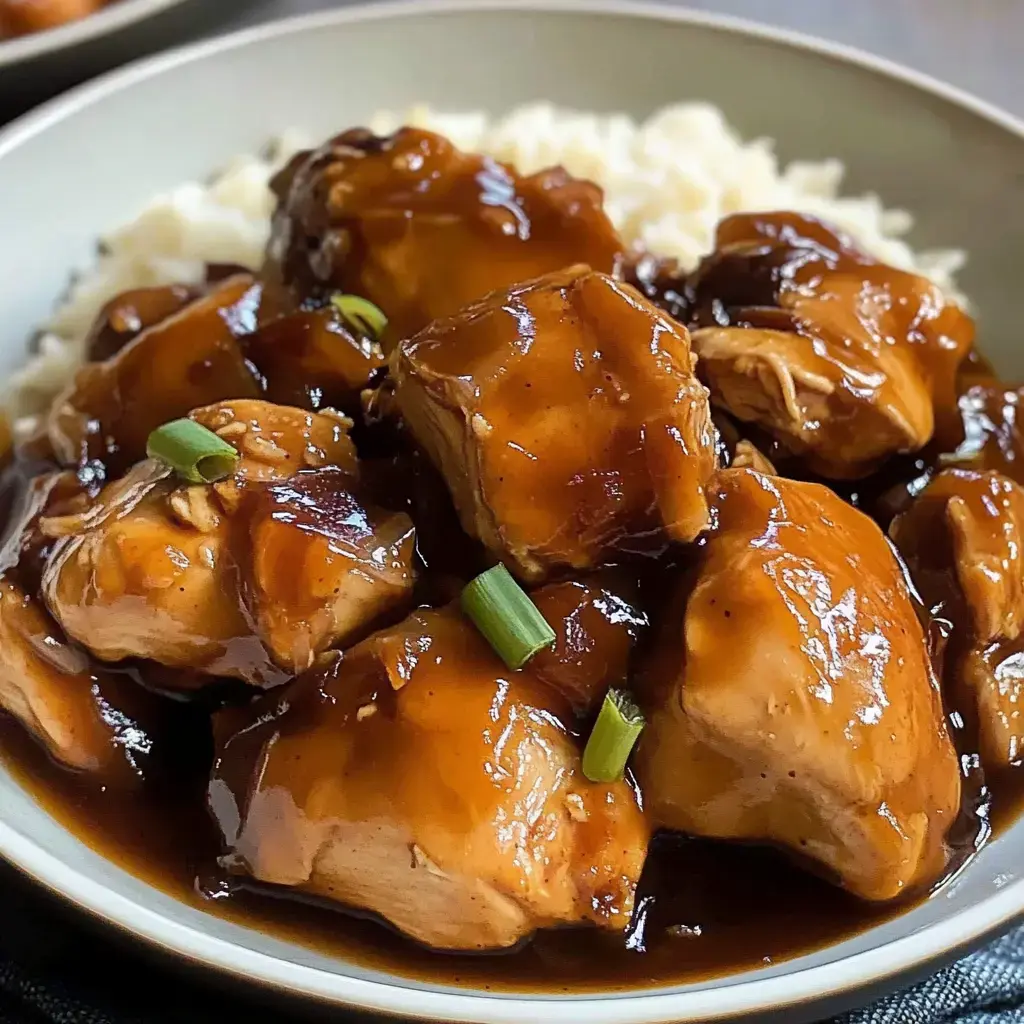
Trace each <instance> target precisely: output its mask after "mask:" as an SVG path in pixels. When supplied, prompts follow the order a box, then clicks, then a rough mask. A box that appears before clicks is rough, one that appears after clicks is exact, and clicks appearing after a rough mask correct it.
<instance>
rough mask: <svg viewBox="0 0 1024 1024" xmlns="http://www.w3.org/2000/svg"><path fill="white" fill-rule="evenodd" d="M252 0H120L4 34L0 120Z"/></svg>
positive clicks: (201, 29)
mask: <svg viewBox="0 0 1024 1024" xmlns="http://www.w3.org/2000/svg"><path fill="white" fill-rule="evenodd" d="M255 5H256V4H254V3H250V2H248V0H208V2H204V0H114V2H113V3H110V4H109V5H108V6H106V7H104V8H102V9H101V10H99V11H97V12H96V13H95V14H91V15H88V16H87V17H85V18H78V19H76V20H75V21H70V22H68V23H67V24H64V25H61V26H59V27H58V28H52V29H48V30H46V31H43V32H33V33H31V34H29V35H23V36H16V37H15V38H13V39H0V123H2V122H4V121H6V120H9V119H11V118H13V117H14V116H16V115H17V114H20V113H23V112H24V111H25V110H27V109H28V108H29V107H31V106H34V105H35V104H37V103H39V102H41V101H42V100H44V99H48V98H49V97H51V96H54V95H56V94H57V93H58V92H60V91H62V90H63V89H66V88H68V87H69V86H71V85H75V84H77V83H78V82H81V81H84V80H85V79H86V78H90V77H92V76H93V75H96V74H99V73H100V72H102V71H107V70H109V69H110V68H113V67H116V66H118V65H120V64H124V63H126V62H127V61H130V60H134V59H135V58H136V57H140V56H144V55H145V54H148V53H152V52H154V51H156V50H160V49H165V48H167V47H169V46H173V45H176V44H178V43H181V42H184V41H185V40H186V39H187V38H189V37H194V36H196V35H199V34H204V33H206V32H209V31H212V30H214V29H216V28H218V27H222V26H223V25H224V24H225V23H226V22H227V21H228V20H229V18H230V17H232V16H233V15H237V13H238V11H239V10H240V9H242V8H243V7H247V6H249V7H251V6H255Z"/></svg>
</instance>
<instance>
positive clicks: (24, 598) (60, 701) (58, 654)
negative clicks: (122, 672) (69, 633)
mask: <svg viewBox="0 0 1024 1024" xmlns="http://www.w3.org/2000/svg"><path fill="white" fill-rule="evenodd" d="M130 686H131V684H130V683H129V682H128V680H127V679H125V680H118V679H117V678H116V677H114V676H110V675H105V674H102V673H100V674H97V673H95V672H94V671H93V670H92V669H91V668H90V665H89V661H88V659H87V658H86V657H85V655H83V654H82V652H81V651H79V650H76V649H75V648H74V647H71V646H70V645H69V644H68V643H67V641H66V640H65V639H64V638H63V636H62V635H61V633H60V630H58V629H57V628H56V627H55V626H54V624H53V623H52V622H51V621H50V619H49V616H47V614H46V612H45V611H44V610H43V609H42V608H41V607H40V605H39V604H38V603H36V601H34V600H33V599H32V598H31V597H29V596H28V595H27V594H26V593H25V592H24V591H22V590H21V589H20V588H19V587H18V586H17V584H15V583H12V582H11V581H10V580H8V579H6V578H4V577H0V710H3V711H6V712H7V713H8V714H10V715H13V716H14V718H16V719H17V720H18V721H19V722H20V723H21V724H22V725H23V726H24V727H25V728H26V729H28V731H29V732H31V733H32V734H33V735H34V736H35V737H36V739H38V740H39V742H40V743H42V745H43V746H44V747H45V748H46V749H47V751H48V752H49V754H50V756H51V757H52V758H53V759H54V760H55V761H59V762H60V763H61V764H63V765H66V766H67V767H69V768H75V769H77V770H79V771H87V772H90V773H95V774H96V775H97V776H100V777H101V778H102V779H103V781H104V782H105V783H107V784H113V785H118V786H124V785H130V784H132V783H133V782H135V781H136V780H137V778H138V775H139V773H140V771H141V764H142V760H143V758H144V756H145V755H146V754H148V753H149V750H150V745H151V740H150V738H149V737H148V735H147V733H146V731H145V730H144V728H143V727H141V726H140V724H139V723H138V722H137V721H136V720H134V719H133V718H132V717H130V716H129V715H127V714H126V713H125V710H124V705H125V703H126V700H127V702H128V703H129V704H130V703H132V697H133V695H131V694H130V693H129V692H128V690H129V687H130ZM154 700H155V698H154ZM137 702H138V703H145V702H146V696H145V694H144V693H140V694H138V695H137Z"/></svg>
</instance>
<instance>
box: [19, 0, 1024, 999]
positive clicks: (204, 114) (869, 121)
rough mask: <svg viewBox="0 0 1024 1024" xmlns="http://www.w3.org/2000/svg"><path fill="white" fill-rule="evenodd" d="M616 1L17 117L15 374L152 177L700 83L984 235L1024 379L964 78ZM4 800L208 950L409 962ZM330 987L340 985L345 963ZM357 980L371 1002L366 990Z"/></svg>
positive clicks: (84, 882)
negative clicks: (116, 849) (369, 950)
mask: <svg viewBox="0 0 1024 1024" xmlns="http://www.w3.org/2000/svg"><path fill="white" fill-rule="evenodd" d="M509 3H510V4H511V0H509ZM598 4H599V0H598ZM598 4H591V7H593V8H594V10H592V11H591V13H589V14H587V13H581V12H580V11H579V10H578V9H577V10H576V11H558V10H554V9H551V5H550V4H548V5H546V6H547V9H546V10H528V9H527V6H529V5H518V6H516V9H510V10H501V9H490V8H487V7H479V6H478V7H476V8H474V9H468V8H465V7H463V8H462V9H461V10H447V11H446V10H440V9H438V10H434V11H430V10H423V9H422V8H421V9H420V11H419V13H416V12H415V11H408V10H406V11H404V12H399V13H396V12H395V11H394V10H392V11H387V10H384V11H376V12H371V13H369V14H363V15H358V16H353V14H352V13H351V12H348V13H346V12H338V13H337V14H335V15H334V16H331V17H327V18H318V19H314V20H311V21H307V22H305V23H304V24H302V25H298V26H296V27H295V28H294V29H293V30H288V31H285V32H283V33H280V34H275V33H273V32H269V31H266V30H257V31H255V32H253V33H249V34H246V35H245V36H243V37H242V39H241V41H240V42H239V43H238V44H236V45H231V46H229V47H227V48H221V47H219V46H217V45H212V46H211V45H205V46H203V47H200V48H198V49H197V50H196V51H195V52H194V54H193V55H192V56H191V57H190V58H189V59H188V60H187V61H182V60H180V59H179V58H177V57H176V56H174V55H172V56H170V57H164V58H159V59H158V60H157V61H156V62H155V64H154V65H152V66H151V67H142V68H136V69H132V70H130V71H129V72H128V73H127V74H126V75H122V76H119V77H115V78H112V79H108V80H105V81H103V82H101V83H100V84H98V85H95V86H92V87H90V88H89V89H88V90H87V91H85V92H82V93H78V94H75V95H74V96H72V97H71V98H68V99H66V100H63V101H61V102H60V103H59V104H58V105H57V106H54V107H51V108H48V109H46V110H45V111H44V112H42V113H40V114H38V115H36V116H35V117H33V118H32V119H31V120H29V121H27V122H25V123H22V124H20V125H19V126H17V127H15V128H14V129H13V130H12V131H9V132H8V133H7V134H6V135H4V136H3V137H0V195H4V196H7V197H8V202H7V204H6V206H5V215H4V229H5V230H4V233H3V238H2V242H0V301H2V308H3V310H4V319H3V324H2V328H0V370H2V371H4V372H7V371H10V370H11V368H13V367H15V366H17V365H18V364H19V363H20V362H21V361H22V360H23V358H24V353H25V339H26V338H27V337H28V335H29V334H30V333H31V331H32V329H33V326H34V325H35V324H36V323H38V321H39V320H40V318H41V317H43V316H44V315H45V314H46V312H47V311H48V310H49V308H50V307H51V305H52V303H53V301H54V299H55V297H56V296H58V295H59V294H60V292H61V291H62V290H63V289H64V287H65V286H66V283H67V277H68V273H69V271H71V270H72V269H73V268H75V267H76V266H80V265H82V264H84V263H86V262H87V261H88V260H89V259H90V256H91V254H92V251H93V247H94V245H95V241H96V238H97V235H98V234H99V233H100V232H101V231H102V230H103V229H105V228H107V227H109V226H111V225H113V224H116V223H118V222H119V221H121V220H123V219H125V218H127V217H129V216H130V215H131V214H132V213H133V212H134V211H135V210H136V209H137V208H138V207H140V206H141V204H143V203H144V202H145V201H146V200H147V199H148V198H149V197H151V196H152V195H153V194H154V193H155V192H158V191H160V190H161V189H165V188H168V187H170V186H172V185H174V184H177V183H179V182H181V181H184V180H187V179H190V178H195V177H201V176H204V175H206V174H207V173H209V172H210V171H211V170H212V169H214V168H215V167H217V166H218V165H219V164H221V163H223V162H224V161H225V160H226V159H227V158H229V157H230V156H232V155H233V154H235V153H238V152H242V151H247V150H253V149H257V148H259V147H261V146H262V145H263V143H264V142H266V140H268V139H269V138H270V137H272V136H274V135H275V134H276V133H278V132H279V131H280V130H282V129H283V128H285V127H288V126H297V127H301V128H303V129H305V130H306V131H308V132H310V133H311V134H312V135H313V136H314V137H317V136H325V135H326V134H327V133H329V132H332V131H335V130H338V129H341V128H343V127H347V126H349V125H351V124H354V123H358V122H359V121H361V120H362V119H364V118H365V117H366V116H367V115H368V114H369V113H370V112H371V111H372V110H375V109H377V108H380V107H392V108H398V109H401V108H403V107H404V106H406V105H408V104H410V103H412V102H414V101H426V102H429V103H431V104H432V105H435V106H437V107H440V108H447V109H471V108H478V107H479V108H485V109H487V110H489V111H491V112H493V113H500V112H502V111H504V110H507V109H508V108H510V107H513V106H515V105H517V104H519V103H522V102H525V101H529V100H535V99H550V100H554V101H556V102H558V103H560V104H563V105H568V106H574V107H578V108H585V109H592V110H603V111H611V110H625V111H627V112H630V113H632V114H634V115H638V116H642V115H645V114H647V113H649V112H650V111H652V110H654V109H655V108H657V107H659V106H661V105H663V104H666V103H669V102H673V101H676V100H681V99H688V98H700V99H707V100H710V101H712V102H714V103H716V104H718V105H720V106H721V107H722V108H723V109H724V110H725V112H726V114H727V115H728V117H729V119H730V120H731V121H732V122H733V123H734V124H735V125H736V127H737V128H738V129H739V130H740V131H741V132H742V133H744V134H745V135H747V136H757V135H767V136H773V137H775V138H777V140H778V149H779V152H780V154H781V155H782V156H783V157H786V158H790V157H802V158H810V159H820V158H824V157H830V156H838V157H840V158H842V159H843V160H844V161H845V162H846V164H847V166H848V169H849V177H848V179H847V189H848V190H849V191H852V192H857V191H861V190H873V191H876V192H878V193H879V194H880V195H881V196H882V197H883V199H884V201H885V202H886V204H887V205H889V206H903V207H906V208H907V209H909V210H911V211H913V212H914V213H915V214H916V216H917V226H916V228H915V230H914V232H913V235H912V240H913V242H914V243H915V244H916V245H918V246H920V247H933V246H934V247H961V248H964V249H967V250H968V251H969V252H970V262H969V264H968V267H967V268H966V270H965V271H964V272H963V274H962V276H961V281H962V286H963V288H964V290H965V291H966V292H967V293H968V294H969V295H970V296H971V298H972V300H973V301H974V303H975V305H976V310H977V314H978V319H979V326H980V332H981V339H982V343H983V346H984V348H985V351H986V352H987V353H988V354H989V356H990V357H991V358H993V359H994V360H995V362H996V364H997V365H998V366H999V367H1000V369H1001V370H1002V371H1003V372H1004V373H1005V374H1008V375H1011V376H1012V375H1016V376H1019V377H1024V350H1022V349H1021V347H1020V345H1019V341H1018V339H1019V337H1020V328H1019V319H1018V316H1017V311H1016V308H1015V302H1016V299H1017V296H1018V293H1019V290H1020V284H1019V280H1018V279H1019V274H1020V267H1021V266H1022V265H1024V204H1022V203H1020V202H1019V197H1020V187H1021V174H1022V171H1021V168H1024V139H1022V138H1021V137H1020V136H1018V135H1015V134H1013V132H1012V131H1010V130H1009V129H1008V128H1007V127H1005V126H1004V125H1000V124H998V123H996V122H995V121H993V120H989V119H987V118H986V117H984V116H982V115H980V114H979V113H978V112H976V111H973V110H971V109H968V108H967V107H964V106H960V105H958V104H957V103H956V102H954V101H953V100H951V99H949V98H947V97H944V96H942V95H939V94H936V93H931V92H926V91H922V90H921V89H920V88H918V87H917V86H915V85H914V84H911V83H910V82H908V81H903V80H899V79H897V78H893V77H889V76H887V75H885V74H882V73H879V72H878V71H876V70H871V69H868V68H865V67H863V66H859V65H857V64H855V63H848V62H845V61H843V60H839V59H836V58H835V57H834V56H829V55H826V54H823V53H820V52H815V51H814V50H810V49H801V48H798V47H794V46H792V45H788V44H786V43H784V42H781V41H779V40H778V39H772V38H770V37H769V36H766V35H757V34H745V33H743V32H738V31H735V30H733V29H729V28H723V27H721V26H715V25H712V24H702V23H699V22H693V21H687V20H663V19H659V18H656V17H653V16H650V14H651V12H648V13H647V15H644V14H643V13H642V12H638V13H634V14H627V13H622V12H618V13H616V12H615V11H613V10H612V6H611V5H606V6H605V7H604V8H602V9H600V10H598ZM484 68H486V71H484V70H483V69H484ZM0 807H2V808H3V814H2V822H0V852H6V854H7V855H9V856H12V857H15V858H16V859H18V860H21V861H22V863H23V866H25V865H26V864H28V865H30V866H31V867H32V870H34V871H36V872H37V873H39V874H43V875H46V877H47V878H48V879H49V880H50V881H51V882H52V881H53V880H54V879H56V880H58V883H59V884H61V885H62V887H64V888H65V889H67V890H69V891H73V892H74V894H75V895H76V897H77V898H80V899H85V900H86V901H87V902H88V901H90V900H91V901H92V902H94V903H95V902H96V898H95V894H96V893H97V892H99V891H100V890H98V889H96V888H95V886H96V885H98V886H100V887H101V888H102V891H103V898H102V900H101V901H100V902H101V904H102V906H103V907H104V908H105V910H106V912H107V913H108V914H110V915H111V916H113V917H117V918H119V919H121V920H122V921H130V922H131V923H132V924H133V925H136V926H137V925H142V926H145V927H147V928H151V930H152V928H157V927H158V926H159V929H162V931H161V933H160V934H161V938H162V941H164V942H166V943H168V944H171V945H178V946H179V948H182V947H183V948H186V949H188V948H192V949H194V950H196V952H197V955H202V953H201V952H200V951H199V950H198V948H197V947H196V946H195V945H194V943H195V941H196V939H195V935H194V933H191V934H190V932H188V931H185V930H182V929H183V928H186V929H192V928H194V929H196V930H197V931H198V932H201V933H203V934H204V935H205V936H206V938H207V939H209V940H224V941H226V942H228V943H231V944H234V945H235V946H237V947H241V948H244V949H248V950H253V951H257V952H260V953H263V954H266V955H268V956H271V957H274V958H276V959H277V960H278V961H279V963H281V964H283V965H284V967H285V968H287V967H288V965H301V966H305V967H311V968H316V969H320V970H322V971H324V972H327V974H328V975H331V976H338V975H343V976H347V977H352V978H361V979H365V980H391V981H393V979H383V978H382V976H380V975H375V974H374V973H373V972H368V971H364V970H362V969H361V968H359V967H354V966H350V965H347V964H343V963H339V962H336V961H333V960H330V959H327V958H325V957H323V956H320V955H318V954H317V953H316V952H314V951H311V950H308V949H305V948H302V947H300V946H296V945H292V944H289V943H286V942H282V941H278V940H276V939H274V938H269V937H267V936H264V935H260V934H257V933H255V932H252V931H250V930H247V929H245V928H243V927H240V926H238V925H235V924H231V923H229V922H225V921H221V920H219V919H217V918H214V917H210V916H206V915H204V914H202V913H200V912H199V911H197V910H195V909H193V908H189V907H185V906H182V905H180V904H178V903H177V902H175V901H174V900H172V899H170V898H167V897H165V896H163V895H161V894H160V893H157V892H154V891H153V890H151V889H149V888H148V887H147V886H145V885H144V884H143V883H141V882H139V881H137V880H135V879H134V878H132V877H130V876H129V875H127V874H126V873H125V872H123V871H121V870H119V869H117V868H115V867H114V866H112V865H111V864H109V863H107V862H106V861H104V860H103V859H102V858H100V857H98V856H96V855H95V854H93V853H91V852H90V851H89V850H88V849H86V848H85V847H83V846H82V845H81V844H80V843H79V842H78V840H76V839H74V838H73V837H72V836H70V835H68V834H67V833H66V832H65V831H64V830H63V829H62V828H61V827H59V826H58V825H56V824H55V823H54V822H53V821H52V820H51V819H50V818H49V817H48V816H47V815H46V814H44V813H43V812H41V811H40V810H39V808H38V807H37V806H36V805H35V803H34V802H33V801H32V799H31V798H29V797H28V796H27V795H26V794H25V793H24V792H23V791H22V790H21V789H20V788H19V787H18V786H17V785H16V784H15V783H14V782H13V781H12V780H11V779H10V778H9V777H8V776H7V775H6V774H4V772H3V771H2V770H0ZM37 848H38V849H37ZM40 850H42V851H46V855H45V856H44V855H43V854H41V853H40V852H39V851H40ZM1021 863H1024V823H1021V824H1019V825H1018V826H1016V827H1014V828H1013V829H1011V830H1009V831H1008V832H1006V833H1005V834H1004V835H1002V836H1001V837H1000V838H999V839H998V841H996V842H994V843H992V844H991V845H990V846H989V847H988V848H987V849H986V850H985V851H984V853H983V854H982V855H981V856H980V857H979V858H978V859H977V860H976V861H975V862H974V863H973V864H972V865H971V866H970V868H969V869H968V870H967V871H965V872H964V873H963V874H962V875H961V876H960V877H959V878H958V879H957V880H956V881H955V882H954V883H952V884H950V885H948V886H947V887H946V888H945V889H944V890H943V891H942V892H941V894H939V895H938V896H936V897H934V898H933V899H931V900H929V901H928V902H926V903H925V904H923V905H921V906H920V907H918V908H916V909H914V910H913V911H911V912H909V913H907V914H905V915H903V916H902V917H900V918H898V919H897V920H894V921H892V922H890V923H887V924H885V925H882V926H880V927H878V928H875V929H873V930H871V931H869V932H867V933H864V934H862V935H859V936H857V937H855V938H852V939H850V940H848V941H845V942H842V943H840V944H839V945H836V946H833V947H831V948H829V949H824V950H821V951H819V952H817V953H814V954H812V955H810V956H807V957H804V958H801V959H800V960H797V961H791V962H789V963H786V964H781V965H776V966H773V967H770V968H766V969H765V970H763V971H757V972H752V973H750V974H746V975H742V976H739V977H735V978H731V979H728V980H726V981H723V982H720V983H716V996H715V1002H714V1003H713V1004H712V1003H706V1002H704V1003H701V1004H699V1003H698V1002H697V1001H695V1000H693V1001H685V1000H684V1001H683V1002H678V1001H677V1002H675V1003H674V1004H673V1010H672V1016H673V1017H674V1019H683V1018H687V1019H688V1018H689V1016H690V1014H691V1012H692V1013H694V1014H695V1013H696V1012H698V1010H701V1012H703V1013H709V1012H712V1011H714V1012H717V1010H718V1009H719V1008H725V1009H726V1010H728V1008H729V1007H730V1006H732V1008H734V1009H735V1008H738V1007H739V1006H740V1005H741V1004H740V1001H735V1002H733V1003H730V999H729V997H728V994H727V993H728V990H730V989H733V988H736V987H743V986H746V985H749V983H751V982H753V981H760V980H765V979H769V978H772V977H779V976H782V975H787V974H791V973H793V972H794V971H795V970H796V969H798V968H807V967H814V966H821V965H824V964H829V963H835V962H836V961H839V960H841V959H842V958H845V957H848V956H850V955H851V954H855V953H863V952H865V951H868V950H873V949H878V948H879V947H880V946H882V945H884V944H886V943H889V942H892V941H893V940H897V939H901V938H907V937H910V936H914V935H919V934H920V933H921V932H922V931H923V930H925V929H929V928H930V927H932V926H935V925H937V924H941V923H943V922H947V923H948V922H949V921H950V920H951V918H952V917H953V915H955V914H957V913H958V912H961V911H965V910H967V909H968V908H971V907H976V906H977V905H978V904H979V903H980V902H981V901H983V900H986V899H987V898H989V897H992V896H993V895H995V894H997V893H999V892H1000V891H1001V890H1003V891H1004V893H1005V890H1006V889H1007V887H1010V888H1012V886H1011V883H1012V882H1013V881H1014V880H1015V879H1017V878H1018V877H1019V876H1020V874H1021V868H1020V865H1021ZM74 873H77V879H76V878H74V877H72V875H73V874H74ZM90 894H91V895H90ZM1015 899H1017V900H1018V901H1020V899H1021V897H1020V896H1019V895H1018V896H1016V897H1015ZM1004 909H1007V908H1004ZM1009 909H1016V908H1009ZM956 931H957V930H956V929H950V932H949V939H948V943H946V944H947V945H949V946H952V945H953V944H954V943H955V942H956V941H958V940H959V939H960V938H962V937H963V934H962V933H961V934H959V935H958V934H957V933H956ZM275 977H276V975H275ZM834 977H835V979H837V984H840V985H844V984H856V983H859V982H862V981H864V980H865V979H864V978H863V977H861V976H859V975H858V974H857V973H856V972H854V973H852V974H850V973H847V974H840V973H837V974H836V975H835V976H834ZM290 980H291V982H292V983H294V984H299V982H297V981H296V980H295V978H291V979H290ZM308 980H309V978H308V976H307V977H306V978H305V979H304V980H303V981H302V983H301V984H302V985H305V983H306V981H308ZM393 983H394V984H396V985H397V986H399V987H404V986H409V985H412V984H413V983H408V982H404V981H401V980H398V981H397V982H394V981H393ZM413 987H416V986H413ZM690 988H691V989H692V987H690ZM321 991H322V992H323V993H324V994H332V993H334V994H337V993H336V992H335V990H333V989H331V986H330V983H329V982H324V983H323V985H322V986H321ZM681 991H683V992H687V991H689V989H683V990H681ZM691 994H694V993H691ZM807 994H808V995H811V994H813V993H810V992H808V993H807ZM347 997H352V998H355V997H354V996H353V995H352V992H351V991H350V992H348V993H347ZM367 998H369V997H367ZM495 1002H496V1003H500V1002H501V1000H500V998H498V999H496V1000H495ZM613 1002H615V999H614V998H613V999H611V1000H609V1001H608V1003H609V1004H611V1003H613ZM701 1007H703V1008H702V1009H701ZM424 1012H426V1011H424ZM455 1015H456V1014H455V1013H452V1016H455ZM626 1016H628V1014H627V1015H623V1014H620V1015H619V1016H618V1017H616V1019H626ZM509 1019H513V1018H509ZM595 1019H596V1018H595ZM608 1019H612V1018H611V1017H609V1018H608ZM645 1019H647V1018H645Z"/></svg>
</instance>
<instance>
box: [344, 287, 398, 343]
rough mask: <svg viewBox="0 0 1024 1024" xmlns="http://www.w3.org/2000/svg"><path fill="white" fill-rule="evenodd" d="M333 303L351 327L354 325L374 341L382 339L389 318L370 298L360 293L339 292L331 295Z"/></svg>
mask: <svg viewBox="0 0 1024 1024" xmlns="http://www.w3.org/2000/svg"><path fill="white" fill-rule="evenodd" d="M331 305H332V306H334V308H335V309H336V310H337V311H338V312H339V313H340V314H341V317H342V319H343V320H345V321H346V322H347V323H348V324H349V326H350V327H354V328H355V329H356V330H357V331H358V332H359V333H360V334H363V335H365V336H366V337H368V338H372V339H373V340H374V341H380V337H381V335H382V334H383V333H384V328H385V327H387V325H388V318H387V317H386V316H385V315H384V314H383V312H381V310H380V309H379V308H378V307H377V306H375V305H374V304H373V303H372V302H371V301H370V300H369V299H364V298H362V296H359V295H343V294H341V293H338V294H337V295H332V296H331Z"/></svg>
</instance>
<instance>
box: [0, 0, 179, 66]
mask: <svg viewBox="0 0 1024 1024" xmlns="http://www.w3.org/2000/svg"><path fill="white" fill-rule="evenodd" d="M184 2H186V0H118V2H117V3H115V4H112V5H111V6H109V7H103V8H101V9H100V10H98V11H96V12H95V13H94V14H87V15H86V16H85V17H84V18H76V19H75V20H74V21H69V22H66V23H65V24H63V25H58V26H57V27H56V28H48V29H43V30H42V31H40V32H30V33H29V34H28V35H24V36H15V37H14V38H13V39H5V40H0V71H5V70H7V69H9V68H11V67H13V66H14V65H16V64H20V63H21V62H22V61H29V60H32V59H33V58H35V57H42V56H44V55H46V54H53V53H57V52H58V51H60V50H67V49H72V48H73V47H76V46H80V45H82V44H83V43H87V42H89V41H90V40H92V39H98V38H99V37H100V36H104V35H109V34H112V33H114V32H120V31H121V29H124V28H127V27H128V26H130V25H134V24H135V23H136V22H139V21H142V20H144V19H145V18H150V17H152V16H153V15H156V14H159V13H160V12H161V11H165V10H167V9H168V8H169V7H174V6H176V5H177V4H181V3H184Z"/></svg>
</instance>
